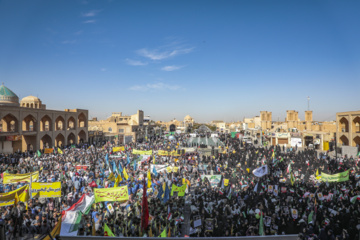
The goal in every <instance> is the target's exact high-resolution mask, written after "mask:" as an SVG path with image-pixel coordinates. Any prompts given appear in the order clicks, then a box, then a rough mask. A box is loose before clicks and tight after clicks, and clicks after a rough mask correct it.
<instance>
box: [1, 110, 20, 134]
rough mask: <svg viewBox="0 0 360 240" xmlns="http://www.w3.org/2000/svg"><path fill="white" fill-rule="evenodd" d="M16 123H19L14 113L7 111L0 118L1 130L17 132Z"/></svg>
mask: <svg viewBox="0 0 360 240" xmlns="http://www.w3.org/2000/svg"><path fill="white" fill-rule="evenodd" d="M18 123H19V122H18V119H17V118H16V117H15V116H14V115H12V114H10V113H9V114H7V115H6V116H5V117H3V118H2V119H1V131H2V132H18V131H19V128H18V126H19V124H18Z"/></svg>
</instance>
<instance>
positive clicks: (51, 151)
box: [44, 148, 54, 153]
mask: <svg viewBox="0 0 360 240" xmlns="http://www.w3.org/2000/svg"><path fill="white" fill-rule="evenodd" d="M53 152H54V149H53V148H45V150H44V153H53Z"/></svg>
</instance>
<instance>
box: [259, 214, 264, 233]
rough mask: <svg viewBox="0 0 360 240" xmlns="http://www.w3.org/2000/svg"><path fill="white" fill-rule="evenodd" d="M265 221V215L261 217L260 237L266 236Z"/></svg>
mask: <svg viewBox="0 0 360 240" xmlns="http://www.w3.org/2000/svg"><path fill="white" fill-rule="evenodd" d="M264 235H265V234H264V220H263V213H261V215H260V226H259V236H264Z"/></svg>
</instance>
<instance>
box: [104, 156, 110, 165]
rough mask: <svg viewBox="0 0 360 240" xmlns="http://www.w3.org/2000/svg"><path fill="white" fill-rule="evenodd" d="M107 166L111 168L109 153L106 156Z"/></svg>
mask: <svg viewBox="0 0 360 240" xmlns="http://www.w3.org/2000/svg"><path fill="white" fill-rule="evenodd" d="M105 161H106V165H107V166H109V154H108V153H107V154H106V156H105Z"/></svg>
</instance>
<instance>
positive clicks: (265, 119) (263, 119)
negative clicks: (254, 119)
mask: <svg viewBox="0 0 360 240" xmlns="http://www.w3.org/2000/svg"><path fill="white" fill-rule="evenodd" d="M260 124H261V128H262V129H263V130H266V129H268V130H270V129H271V125H272V112H268V111H261V112H260Z"/></svg>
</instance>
